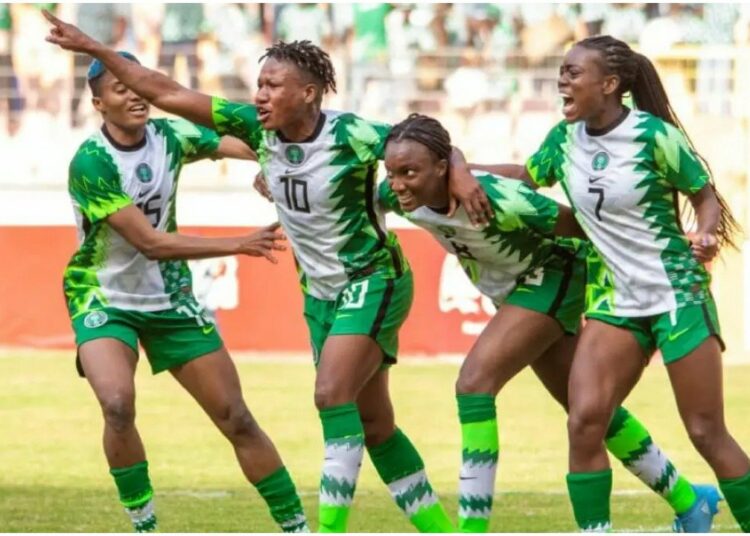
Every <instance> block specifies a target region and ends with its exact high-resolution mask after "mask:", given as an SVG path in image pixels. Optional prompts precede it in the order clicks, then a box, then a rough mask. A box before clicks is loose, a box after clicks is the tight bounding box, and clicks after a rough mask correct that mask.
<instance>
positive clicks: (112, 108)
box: [92, 71, 149, 131]
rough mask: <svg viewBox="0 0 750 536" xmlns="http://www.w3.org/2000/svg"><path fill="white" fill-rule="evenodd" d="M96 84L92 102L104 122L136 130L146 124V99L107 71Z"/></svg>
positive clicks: (124, 128)
mask: <svg viewBox="0 0 750 536" xmlns="http://www.w3.org/2000/svg"><path fill="white" fill-rule="evenodd" d="M96 84H97V92H96V93H97V94H95V95H94V98H93V99H92V103H93V104H94V108H96V109H97V111H99V112H100V113H101V114H102V116H103V117H104V121H105V123H111V124H113V125H115V126H116V127H118V128H119V129H121V130H124V131H134V130H138V129H141V128H143V127H144V126H145V125H146V121H148V116H149V104H148V102H147V101H146V100H144V99H143V98H141V97H139V96H138V95H136V94H135V93H133V91H131V90H130V89H128V88H127V87H125V86H124V85H123V84H122V83H121V82H120V81H119V80H117V78H115V77H114V76H113V75H112V73H110V72H109V71H107V72H105V73H104V74H103V75H102V76H101V78H100V79H99V80H97V82H96Z"/></svg>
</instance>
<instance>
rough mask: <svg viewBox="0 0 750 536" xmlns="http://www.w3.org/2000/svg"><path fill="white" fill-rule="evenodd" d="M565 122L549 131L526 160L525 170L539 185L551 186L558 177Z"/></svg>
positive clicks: (565, 131)
mask: <svg viewBox="0 0 750 536" xmlns="http://www.w3.org/2000/svg"><path fill="white" fill-rule="evenodd" d="M567 130H568V129H567V124H566V123H565V122H564V121H562V122H560V123H558V124H557V125H556V126H555V127H554V128H553V129H552V130H550V131H549V133H548V134H547V137H546V138H545V139H544V141H543V142H542V145H541V146H540V147H539V149H538V150H537V152H536V153H534V154H533V155H531V157H530V158H529V159H528V160H527V161H526V171H527V172H528V173H529V176H530V177H531V180H533V181H534V182H535V183H536V184H538V185H539V186H553V185H554V184H555V183H556V182H557V181H558V180H559V179H560V177H559V176H558V175H557V173H556V172H557V170H558V169H560V165H561V164H562V160H563V157H564V154H563V147H562V146H563V143H564V141H565V139H566V137H567Z"/></svg>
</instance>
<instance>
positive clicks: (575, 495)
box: [510, 36, 750, 531]
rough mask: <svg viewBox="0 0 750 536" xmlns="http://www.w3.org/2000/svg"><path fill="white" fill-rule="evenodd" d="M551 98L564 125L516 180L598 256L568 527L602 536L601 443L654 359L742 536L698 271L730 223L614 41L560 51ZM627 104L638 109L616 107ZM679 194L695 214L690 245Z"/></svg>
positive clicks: (744, 524) (742, 505) (731, 445)
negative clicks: (559, 207)
mask: <svg viewBox="0 0 750 536" xmlns="http://www.w3.org/2000/svg"><path fill="white" fill-rule="evenodd" d="M558 87H559V89H560V93H561V95H562V98H563V115H564V117H565V121H563V122H561V123H560V124H559V125H557V126H556V127H555V128H554V129H553V130H552V131H551V132H550V133H549V135H548V136H547V139H546V140H545V141H544V143H543V144H542V146H541V148H540V149H539V151H538V152H537V153H536V154H534V155H533V156H532V157H531V158H530V159H529V160H528V162H527V165H526V168H525V169H522V170H521V173H518V174H514V175H513V176H517V177H524V178H526V179H527V180H528V179H531V180H532V181H533V182H534V183H536V184H538V185H541V186H549V185H552V184H554V183H556V182H560V184H561V185H562V186H563V189H564V190H565V193H566V194H567V196H568V199H569V200H570V203H571V205H572V206H573V209H574V210H575V212H576V216H577V218H578V221H579V222H580V224H581V226H582V227H583V229H584V231H585V232H586V235H587V236H588V238H589V239H590V240H591V244H592V246H593V247H592V249H591V255H590V257H589V260H588V281H587V289H586V298H587V300H586V301H587V303H586V308H587V309H586V317H587V318H588V320H589V321H588V322H587V323H586V326H585V327H584V329H583V331H582V334H581V341H580V343H579V345H578V347H577V349H576V355H575V359H574V362H573V370H572V372H571V380H570V387H571V391H570V416H569V420H568V433H569V440H570V473H569V475H568V490H569V493H570V499H571V502H572V504H573V511H574V513H575V517H576V520H577V522H578V524H579V526H580V527H581V528H582V529H587V530H589V529H597V528H605V529H606V528H608V527H609V526H610V518H609V497H610V490H611V478H612V474H611V471H610V469H609V462H608V459H607V456H606V452H605V451H604V449H603V448H602V440H603V438H604V436H605V433H606V427H607V423H608V419H609V418H610V416H611V414H612V411H613V410H614V408H615V407H616V406H617V405H618V404H619V403H620V402H621V401H622V400H623V399H624V398H625V397H626V396H627V394H628V393H629V392H630V390H631V389H632V388H633V386H634V385H635V384H636V383H637V381H638V378H639V377H640V375H641V372H642V370H643V366H644V365H645V363H647V360H648V359H649V358H650V357H651V355H652V354H653V353H654V351H655V350H656V349H657V348H658V349H659V350H661V354H662V357H663V359H664V362H665V364H666V366H667V371H668V374H669V378H670V381H671V384H672V390H673V392H674V396H675V400H676V402H677V407H678V409H679V412H680V416H681V417H682V420H683V423H684V424H685V427H686V429H687V431H688V435H689V436H690V439H691V440H692V442H693V445H694V446H695V447H696V449H697V450H698V452H699V453H700V454H701V456H703V458H704V459H705V460H706V461H707V462H708V464H709V465H710V466H711V468H712V469H713V470H714V473H715V474H716V477H717V478H718V480H719V485H720V488H721V490H722V491H723V493H724V496H725V497H726V500H727V503H728V505H729V508H730V509H731V511H732V513H733V514H734V516H735V518H736V519H737V521H738V522H739V524H740V527H741V528H742V530H744V531H750V460H749V459H748V457H747V455H746V454H745V452H744V451H743V450H742V448H741V447H740V446H739V445H738V444H737V443H736V441H735V440H734V438H733V437H732V436H731V435H730V433H729V431H728V430H727V428H726V425H725V423H724V408H723V396H722V373H721V351H722V349H723V343H722V342H721V335H720V331H719V324H718V319H717V316H716V306H715V304H714V300H713V298H712V296H711V292H710V288H709V283H710V275H709V273H708V272H707V270H706V269H705V267H704V266H703V265H701V262H705V261H707V260H710V259H711V258H712V257H713V256H714V255H715V254H716V253H717V250H718V247H719V246H720V245H722V244H730V245H731V244H732V238H731V235H732V232H733V231H734V230H736V222H735V221H734V219H733V218H732V216H731V213H730V212H729V210H728V208H727V206H726V204H725V203H724V202H723V200H722V199H721V197H719V196H718V194H717V193H716V191H715V188H714V187H713V184H712V183H711V176H710V173H709V171H708V169H707V166H706V165H705V164H704V162H703V159H702V158H701V157H700V156H699V155H698V154H697V152H696V151H695V150H694V148H693V146H692V144H691V143H690V141H689V139H688V137H687V135H686V133H685V131H684V129H683V128H682V126H681V125H680V122H679V121H678V119H677V117H676V116H675V114H674V112H673V110H672V108H671V106H670V104H669V99H668V97H667V95H666V92H665V90H664V87H663V86H662V83H661V80H660V79H659V75H658V73H657V72H656V69H655V68H654V66H653V64H652V63H651V61H650V60H649V59H648V58H647V57H645V56H644V55H642V54H639V53H637V52H634V51H633V50H631V49H630V47H628V45H627V44H625V43H623V42H622V41H619V40H617V39H614V38H612V37H610V36H597V37H591V38H588V39H584V40H583V41H581V42H579V43H577V44H576V46H574V47H573V48H572V49H571V50H570V51H569V52H568V53H567V54H566V56H565V58H564V60H563V64H562V66H561V67H560V76H559V78H558ZM626 93H630V94H631V95H632V97H633V101H634V103H635V106H636V109H633V110H631V109H629V108H627V107H625V106H623V102H622V101H623V95H624V94H626ZM510 172H511V173H513V171H512V170H510ZM678 192H681V193H683V194H684V195H686V196H687V198H688V199H689V201H690V203H691V205H692V206H693V208H694V210H695V214H696V224H697V227H696V229H695V232H694V233H691V234H690V235H686V234H685V233H684V232H683V229H682V226H681V223H680V216H679V210H678V209H679V207H678V203H677V194H678ZM715 500H716V497H715V495H714V494H710V495H708V496H702V497H700V501H699V503H698V508H695V509H691V511H688V512H683V513H681V515H679V516H678V519H677V523H676V525H677V528H679V529H683V530H690V529H691V527H694V526H695V525H694V523H693V522H694V515H695V514H697V515H700V511H701V510H704V511H709V510H710V511H715V502H716V501H715ZM702 528H703V529H704V530H703V531H705V529H706V528H707V527H705V526H703V527H702Z"/></svg>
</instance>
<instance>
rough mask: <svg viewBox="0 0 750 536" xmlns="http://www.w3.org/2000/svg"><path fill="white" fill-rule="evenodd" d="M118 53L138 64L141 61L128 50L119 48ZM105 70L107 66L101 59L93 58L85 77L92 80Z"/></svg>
mask: <svg viewBox="0 0 750 536" xmlns="http://www.w3.org/2000/svg"><path fill="white" fill-rule="evenodd" d="M118 54H119V55H120V56H122V57H123V58H125V59H128V60H130V61H134V62H136V63H137V64H139V65H140V63H141V62H140V61H138V58H136V57H135V56H134V55H133V54H131V53H130V52H126V51H124V50H120V51H119V52H118ZM106 70H107V68H106V67H105V66H104V64H103V63H102V62H101V61H99V60H97V59H95V60H93V61H92V62H91V65H89V70H88V72H87V73H86V79H87V80H93V79H94V78H99V77H100V76H101V75H103V74H104V71H106Z"/></svg>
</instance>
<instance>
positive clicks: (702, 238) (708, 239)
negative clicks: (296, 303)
mask: <svg viewBox="0 0 750 536" xmlns="http://www.w3.org/2000/svg"><path fill="white" fill-rule="evenodd" d="M687 237H688V239H689V240H690V244H691V245H690V249H692V250H693V255H695V258H696V259H698V261H699V262H702V263H705V262H709V261H711V260H713V258H714V257H716V255H717V254H718V253H719V240H718V239H717V238H716V235H715V234H713V233H688V234H687Z"/></svg>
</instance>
